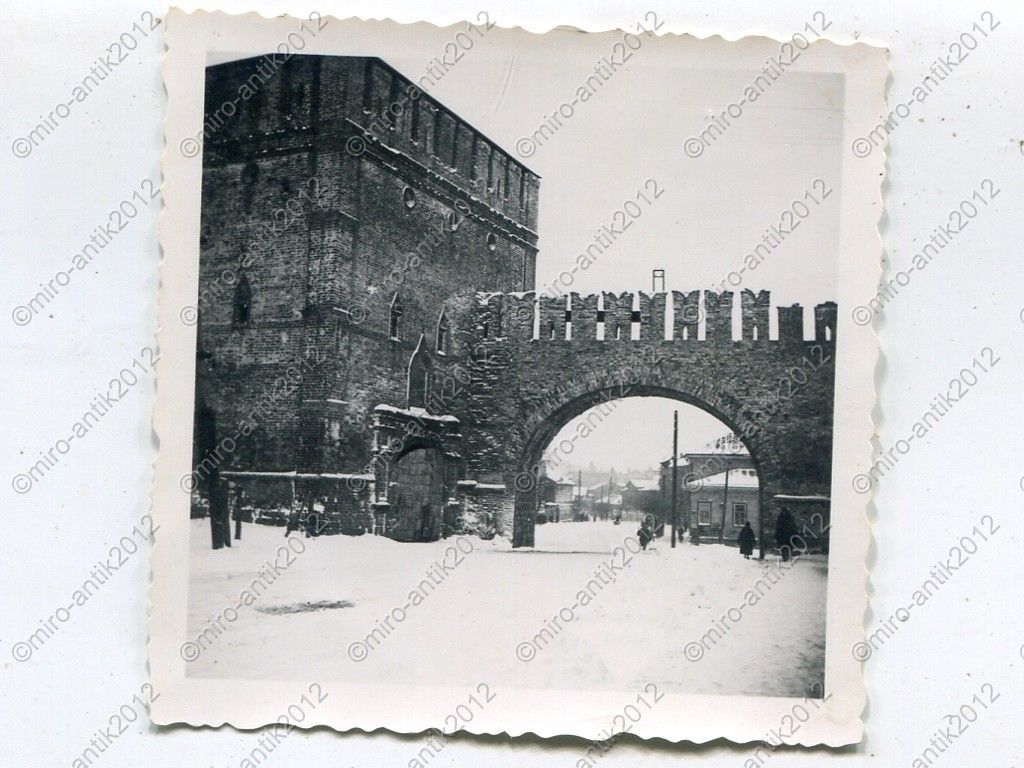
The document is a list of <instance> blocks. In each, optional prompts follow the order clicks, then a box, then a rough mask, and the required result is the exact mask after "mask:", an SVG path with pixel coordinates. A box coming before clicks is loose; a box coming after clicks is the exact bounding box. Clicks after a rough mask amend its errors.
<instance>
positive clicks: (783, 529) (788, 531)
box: [775, 508, 796, 563]
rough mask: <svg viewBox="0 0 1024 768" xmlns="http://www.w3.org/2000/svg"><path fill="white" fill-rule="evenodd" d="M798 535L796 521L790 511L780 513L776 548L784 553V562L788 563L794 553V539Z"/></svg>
mask: <svg viewBox="0 0 1024 768" xmlns="http://www.w3.org/2000/svg"><path fill="white" fill-rule="evenodd" d="M795 535H796V521H795V520H793V515H791V514H790V513H789V510H788V509H785V508H784V509H783V510H782V511H781V512H780V513H779V519H778V520H777V521H776V522H775V546H777V547H778V548H779V552H780V553H782V562H784V563H788V562H789V557H790V555H791V554H792V553H793V537H794V536H795Z"/></svg>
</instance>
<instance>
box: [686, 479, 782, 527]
mask: <svg viewBox="0 0 1024 768" xmlns="http://www.w3.org/2000/svg"><path fill="white" fill-rule="evenodd" d="M686 496H687V502H688V503H687V504H686V506H681V511H680V515H682V514H686V515H687V517H686V521H687V527H688V528H689V529H690V530H691V531H693V530H697V531H699V532H700V536H701V538H702V539H704V538H707V539H708V540H715V541H717V540H718V537H719V530H720V529H721V527H722V520H723V512H724V519H725V535H724V536H723V538H724V540H725V541H726V542H730V543H731V542H734V541H736V538H737V537H738V536H739V535H740V530H741V529H742V528H743V524H744V523H746V522H748V521H749V522H750V525H751V527H752V528H753V529H754V533H755V534H756V535H757V536H758V544H760V543H761V542H760V538H761V536H760V514H761V484H760V482H759V481H758V479H757V471H756V470H754V469H749V468H739V469H728V470H726V471H725V472H720V473H718V474H717V475H710V476H709V477H705V478H703V479H701V480H700V481H699V482H697V483H695V484H694V487H693V488H692V489H691V490H688V491H687V493H686ZM769 534H770V532H769Z"/></svg>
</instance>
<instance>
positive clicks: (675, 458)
mask: <svg viewBox="0 0 1024 768" xmlns="http://www.w3.org/2000/svg"><path fill="white" fill-rule="evenodd" d="M678 478H679V411H673V413H672V548H673V549H675V546H676V494H677V493H678V488H677V483H678V482H679V480H678Z"/></svg>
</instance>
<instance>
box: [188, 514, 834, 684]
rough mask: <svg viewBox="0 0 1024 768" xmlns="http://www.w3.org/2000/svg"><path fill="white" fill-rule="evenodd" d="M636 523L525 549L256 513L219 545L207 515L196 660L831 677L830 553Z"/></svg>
mask: <svg viewBox="0 0 1024 768" xmlns="http://www.w3.org/2000/svg"><path fill="white" fill-rule="evenodd" d="M635 532H636V524H635V523H623V524H622V525H618V526H616V525H613V524H612V523H610V522H583V523H571V522H567V523H549V524H547V525H541V526H538V527H537V532H536V542H537V548H536V549H535V550H532V551H531V550H515V551H513V550H512V549H511V547H510V545H509V543H508V542H507V541H505V540H501V539H496V540H493V541H481V540H480V539H477V538H473V537H459V538H452V539H448V540H445V541H437V542H433V543H429V544H410V543H398V542H395V541H392V540H390V539H387V538H383V537H376V536H361V537H348V536H324V537H320V538H316V539H307V538H303V537H300V536H299V535H298V534H292V535H291V537H289V538H288V539H286V538H285V537H284V529H283V528H275V527H266V526H259V525H249V524H247V525H245V526H244V530H243V534H242V540H241V541H235V542H233V544H234V546H233V547H232V548H231V549H226V550H219V551H213V550H211V549H210V544H209V542H210V535H209V522H208V521H207V520H193V521H192V531H191V534H192V535H191V547H192V552H191V558H192V559H191V576H190V589H191V594H190V601H189V640H190V641H194V642H195V648H194V649H193V650H194V653H192V654H191V655H192V656H196V658H195V659H194V660H193V661H191V663H190V664H189V674H190V675H192V676H201V677H229V678H252V677H257V676H262V677H275V678H282V679H283V678H288V679H308V680H314V679H322V680H330V679H344V680H347V681H351V682H375V683H396V684H446V685H457V684H465V685H474V684H477V683H479V682H480V681H482V680H486V681H489V682H491V683H492V684H494V685H500V684H514V685H516V686H517V687H526V688H568V689H588V688H589V689H617V690H632V689H637V688H639V687H640V686H642V685H643V684H644V683H645V682H647V681H652V680H654V681H657V682H658V685H659V687H661V686H664V689H665V690H667V691H671V692H677V693H719V694H748V695H774V696H803V695H804V694H806V693H808V692H810V691H811V690H812V686H813V685H814V684H815V683H817V684H818V685H819V686H820V683H821V681H822V676H823V666H824V642H825V581H826V567H827V564H826V562H825V560H824V558H822V557H820V556H814V557H805V558H803V559H801V560H799V562H797V563H795V565H794V566H793V567H792V569H791V570H780V569H778V567H777V558H776V559H768V560H766V561H764V563H759V562H758V561H757V560H756V559H751V560H744V559H743V558H742V557H741V556H740V555H739V553H738V551H737V550H736V549H735V548H732V547H722V546H717V545H702V546H700V547H694V546H692V545H691V544H689V543H683V544H681V545H679V547H678V548H676V549H675V550H672V549H670V548H669V546H668V544H667V543H663V542H662V540H660V539H659V540H656V541H655V542H654V543H653V544H652V545H651V547H649V548H648V551H646V552H641V553H640V554H633V552H635V551H637V550H638V549H639V546H638V544H637V543H636V542H635V539H631V540H630V541H628V542H627V541H625V540H626V538H627V537H632V536H634V534H635ZM617 548H618V549H617ZM773 564H776V565H773ZM257 579H259V580H260V581H259V582H257V584H256V585H254V584H253V582H254V580H257ZM524 595H525V596H528V599H523V596H524ZM218 625H219V626H218ZM818 690H820V688H819V689H818Z"/></svg>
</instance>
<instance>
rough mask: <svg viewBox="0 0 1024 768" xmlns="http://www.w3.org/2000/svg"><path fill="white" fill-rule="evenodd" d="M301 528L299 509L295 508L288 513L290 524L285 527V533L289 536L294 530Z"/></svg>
mask: <svg viewBox="0 0 1024 768" xmlns="http://www.w3.org/2000/svg"><path fill="white" fill-rule="evenodd" d="M299 528H300V525H299V510H297V509H295V510H292V511H291V512H289V513H288V524H287V525H285V527H284V535H285V536H288V534H290V533H291V532H292V531H297V530H299Z"/></svg>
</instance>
